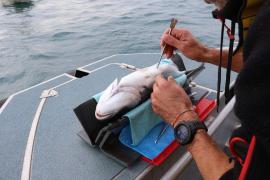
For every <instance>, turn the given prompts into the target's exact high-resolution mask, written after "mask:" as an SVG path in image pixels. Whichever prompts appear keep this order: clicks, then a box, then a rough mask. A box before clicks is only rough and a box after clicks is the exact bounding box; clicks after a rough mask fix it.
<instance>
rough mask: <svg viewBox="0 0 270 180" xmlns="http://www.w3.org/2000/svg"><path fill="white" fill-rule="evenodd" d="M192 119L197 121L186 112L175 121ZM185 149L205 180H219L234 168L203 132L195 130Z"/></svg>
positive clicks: (195, 117) (194, 115) (194, 114)
mask: <svg viewBox="0 0 270 180" xmlns="http://www.w3.org/2000/svg"><path fill="white" fill-rule="evenodd" d="M192 119H198V116H197V114H196V113H195V112H187V113H185V114H183V115H182V116H181V117H180V118H179V119H178V120H177V121H178V122H181V121H183V120H185V121H187V120H192ZM178 122H177V123H178ZM177 123H176V124H177ZM174 127H175V126H174ZM186 148H187V150H188V151H189V152H190V153H191V154H192V156H193V159H194V160H195V162H196V164H197V166H198V168H199V171H200V173H201V175H202V176H203V178H204V179H206V180H207V179H211V180H212V179H214V180H215V179H219V178H220V177H221V176H222V175H223V174H224V173H225V172H226V171H228V170H229V169H231V168H232V167H233V166H234V163H230V162H229V157H228V156H227V155H226V154H225V153H224V152H223V151H222V150H221V149H220V148H219V147H218V146H217V145H216V143H215V142H214V141H213V140H212V139H211V137H210V136H209V135H208V134H207V133H206V132H205V130H202V129H200V130H197V133H196V134H195V136H194V139H193V141H192V142H191V143H190V144H188V145H187V146H186Z"/></svg>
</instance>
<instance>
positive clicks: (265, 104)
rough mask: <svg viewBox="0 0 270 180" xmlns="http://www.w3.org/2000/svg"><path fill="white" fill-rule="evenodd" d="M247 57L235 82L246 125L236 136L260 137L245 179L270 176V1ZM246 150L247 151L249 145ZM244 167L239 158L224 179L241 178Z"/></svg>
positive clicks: (250, 40) (255, 25) (237, 106)
mask: <svg viewBox="0 0 270 180" xmlns="http://www.w3.org/2000/svg"><path fill="white" fill-rule="evenodd" d="M243 56H244V67H243V69H242V70H241V72H240V73H239V76H238V78H237V81H236V84H235V95H236V104H235V113H236V115H237V116H238V117H239V119H240V120H241V123H242V127H241V128H240V129H237V130H236V131H235V132H234V134H233V137H235V136H240V137H242V138H244V139H245V140H247V141H248V142H250V140H251V137H252V135H255V137H256V143H255V146H254V151H253V153H252V156H251V161H250V165H249V167H248V169H247V173H246V176H245V179H260V180H261V179H270V0H265V2H264V4H263V6H262V7H261V9H260V11H259V13H258V14H257V17H256V20H255V22H254V23H253V25H252V27H251V28H250V30H249V34H248V37H247V39H246V42H245V44H244V49H243ZM240 149H241V148H240ZM244 149H245V151H247V149H248V146H247V147H246V148H244ZM242 150H243V147H242ZM245 151H243V152H244V153H243V154H244V156H245V155H246V154H247V152H245ZM241 170H242V166H241V165H240V163H239V162H238V161H237V160H236V161H235V167H234V168H233V169H231V170H230V171H228V172H227V173H225V174H224V175H223V177H222V179H238V177H239V174H240V173H241Z"/></svg>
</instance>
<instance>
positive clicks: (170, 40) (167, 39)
mask: <svg viewBox="0 0 270 180" xmlns="http://www.w3.org/2000/svg"><path fill="white" fill-rule="evenodd" d="M163 40H164V42H165V43H166V44H168V45H170V46H172V47H175V48H177V49H178V47H179V45H180V44H181V41H179V40H178V39H176V38H175V37H173V36H170V35H164V38H163Z"/></svg>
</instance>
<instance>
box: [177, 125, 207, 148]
mask: <svg viewBox="0 0 270 180" xmlns="http://www.w3.org/2000/svg"><path fill="white" fill-rule="evenodd" d="M198 129H204V130H205V131H207V127H206V126H205V125H204V123H203V122H201V121H199V120H192V121H191V120H190V121H181V122H180V123H178V124H177V125H176V127H175V128H174V136H175V139H176V140H177V141H178V142H179V143H180V144H181V145H187V144H189V143H191V142H192V140H193V138H194V136H195V134H196V131H197V130H198Z"/></svg>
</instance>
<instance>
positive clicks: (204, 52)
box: [160, 29, 243, 72]
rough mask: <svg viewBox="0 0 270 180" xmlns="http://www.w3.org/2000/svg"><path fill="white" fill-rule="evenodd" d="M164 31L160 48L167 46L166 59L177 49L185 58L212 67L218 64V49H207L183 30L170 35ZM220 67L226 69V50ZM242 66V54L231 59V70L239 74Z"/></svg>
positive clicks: (177, 30) (176, 30) (174, 30)
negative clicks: (209, 64) (211, 65)
mask: <svg viewBox="0 0 270 180" xmlns="http://www.w3.org/2000/svg"><path fill="white" fill-rule="evenodd" d="M168 32H169V31H168V30H167V31H165V32H164V33H163V35H162V37H161V41H160V46H161V47H164V45H165V44H168V46H167V47H166V49H165V54H166V56H167V57H171V56H172V54H173V50H174V49H178V50H179V51H180V52H182V53H183V54H184V55H185V56H186V57H188V58H190V59H193V60H195V61H199V62H207V63H211V64H214V65H218V64H219V49H215V48H208V47H207V46H205V45H204V44H202V43H201V42H199V41H198V40H197V39H196V38H195V37H194V36H193V35H192V34H191V33H190V32H189V31H187V30H185V29H173V31H172V33H171V35H169V34H168ZM222 56H223V58H222V67H225V68H226V67H227V57H228V50H223V53H222ZM242 66H243V58H242V53H241V52H239V53H237V54H236V55H234V57H233V61H232V70H233V71H236V72H239V71H240V70H241V68H242Z"/></svg>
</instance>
